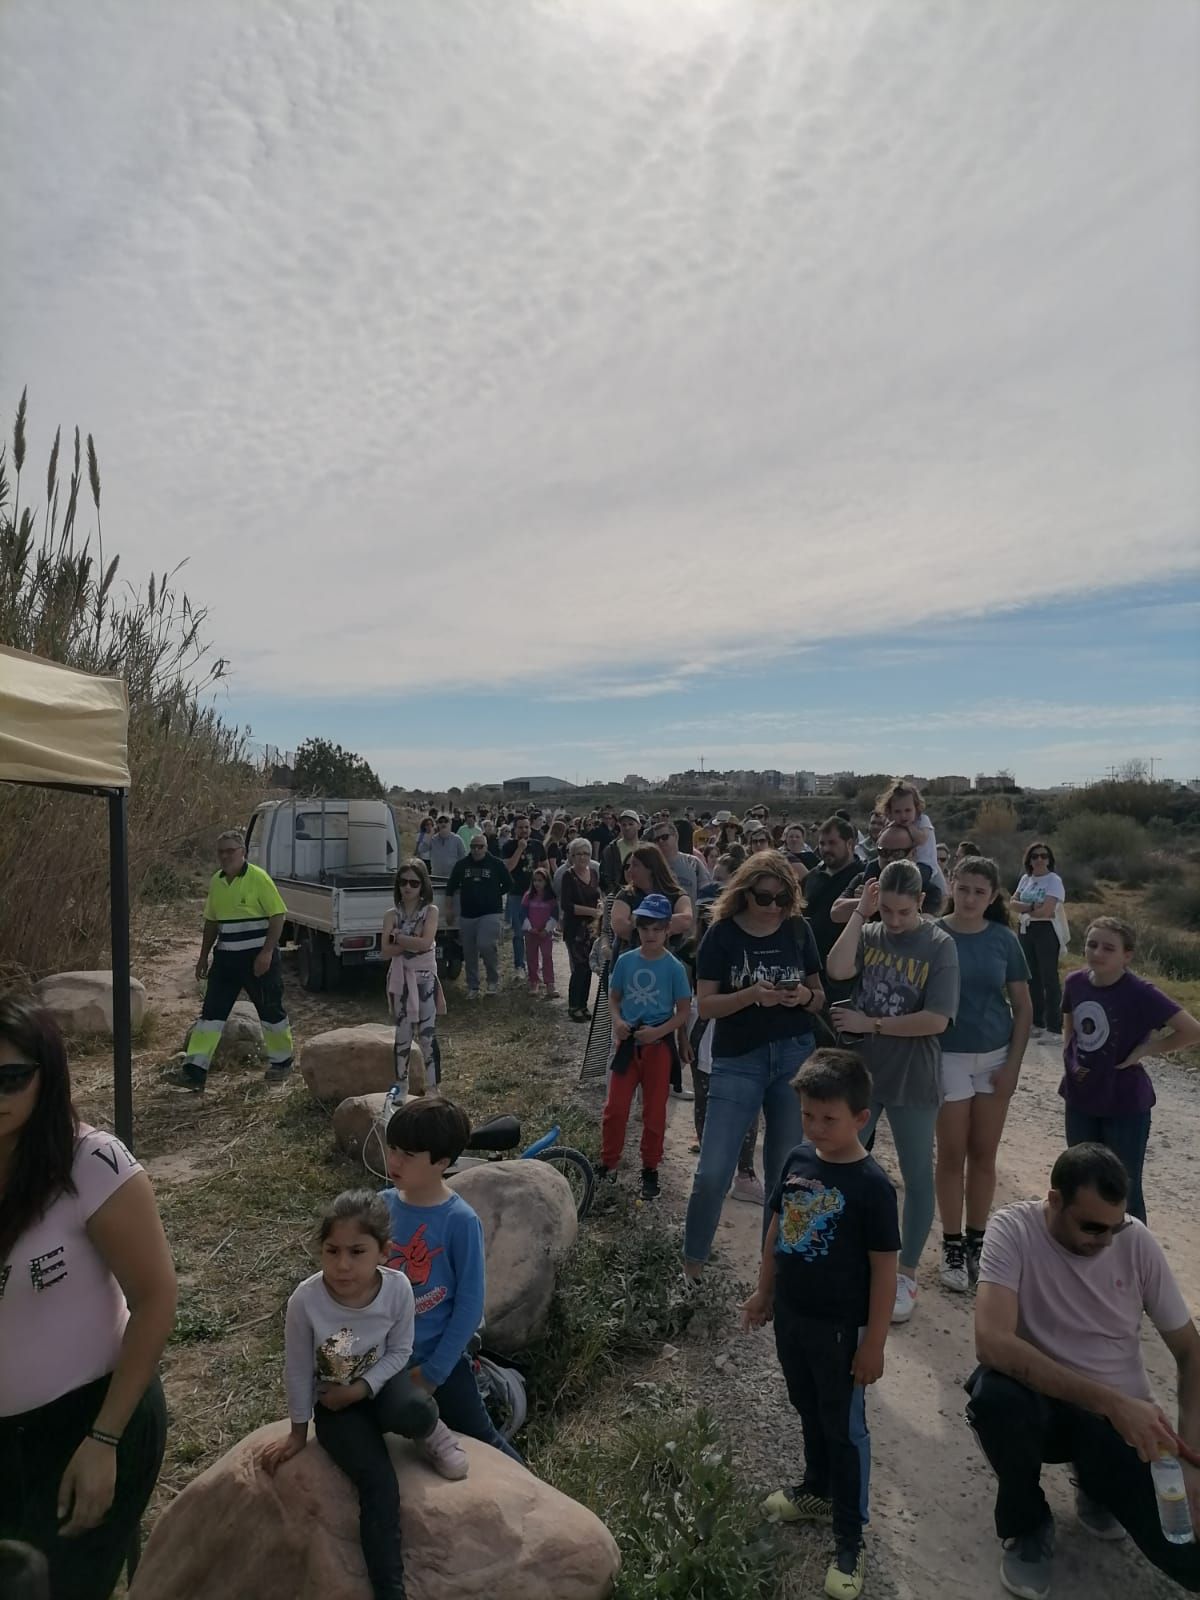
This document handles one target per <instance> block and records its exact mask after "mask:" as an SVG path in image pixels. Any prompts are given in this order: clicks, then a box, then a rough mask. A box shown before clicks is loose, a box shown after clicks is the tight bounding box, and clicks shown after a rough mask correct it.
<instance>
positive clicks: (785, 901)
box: [750, 889, 792, 906]
mask: <svg viewBox="0 0 1200 1600" xmlns="http://www.w3.org/2000/svg"><path fill="white" fill-rule="evenodd" d="M750 898H751V899H752V900H753V901H754V904H755V905H756V906H790V905H791V903H792V897H791V894H790V892H789V891H788V890H787V889H780V891H779V893H778V894H766V893H765V892H764V891H763V890H762V889H751V891H750Z"/></svg>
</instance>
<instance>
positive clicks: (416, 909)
mask: <svg viewBox="0 0 1200 1600" xmlns="http://www.w3.org/2000/svg"><path fill="white" fill-rule="evenodd" d="M393 894H394V897H395V901H396V905H395V909H394V910H392V911H389V912H388V913H387V915H386V916H385V917H384V919H383V939H382V943H381V949H382V951H383V954H384V955H385V956H390V957H391V958H392V959H391V965H390V966H389V967H388V976H387V997H388V1007H389V1009H390V1011H391V1013H392V1016H393V1018H394V1019H395V1023H396V1044H395V1050H396V1089H397V1094H398V1097H399V1099H400V1100H401V1101H403V1099H404V1096H405V1095H406V1094H407V1093H408V1057H409V1051H410V1050H411V1049H412V1042H413V1033H414V1032H415V1033H416V1034H417V1037H418V1039H419V1041H420V1046H421V1055H422V1056H423V1058H424V1061H425V1076H426V1083H427V1084H433V1085H434V1086H436V1085H437V1084H438V1083H439V1082H440V1080H441V1052H440V1050H439V1049H438V1043H437V1038H436V1037H435V1033H434V1030H435V1028H436V1025H437V1015H438V1012H439V1011H441V1012H443V1013H444V1012H445V1009H446V1001H445V998H444V996H443V994H442V987H441V984H440V983H439V982H438V975H437V930H438V909H437V907H436V906H435V905H434V903H433V884H432V883H431V881H430V878H429V871H428V868H427V867H426V865H425V863H424V862H423V861H421V860H420V859H419V858H418V857H416V856H414V857H413V859H412V860H411V861H405V862H404V863H403V864H402V865H401V867H400V870H399V871H398V872H397V873H396V882H395V887H394V889H393Z"/></svg>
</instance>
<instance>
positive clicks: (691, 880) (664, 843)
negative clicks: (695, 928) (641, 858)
mask: <svg viewBox="0 0 1200 1600" xmlns="http://www.w3.org/2000/svg"><path fill="white" fill-rule="evenodd" d="M648 839H649V842H650V843H651V844H656V845H657V846H658V848H659V849H660V850H661V851H662V853H663V860H664V861H665V862H666V863H667V866H668V867H669V868H670V870H671V875H672V876H673V877H674V879H675V882H676V883H677V884H678V885H679V887H680V888H681V889H682V890H683V892H684V894H685V895H687V897H688V899H689V900H690V901H691V902H692V908H693V910H694V909H695V906H696V902H697V901H698V900H699V898H700V891H701V889H703V887H704V885H705V884H706V883H711V882H712V873H711V872H710V871H709V870H708V868H707V867H706V866H705V865H704V863H703V861H701V860H700V858H699V857H698V856H685V855H684V853H683V851H682V850H680V848H679V835H678V833H677V832H676V831H675V824H674V823H673V822H657V823H655V824H654V826H653V827H652V828H651V829H650V832H649V835H648Z"/></svg>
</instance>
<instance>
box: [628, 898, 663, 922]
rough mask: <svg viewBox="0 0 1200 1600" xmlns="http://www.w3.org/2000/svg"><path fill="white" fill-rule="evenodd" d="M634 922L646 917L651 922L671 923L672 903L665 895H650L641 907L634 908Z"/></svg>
mask: <svg viewBox="0 0 1200 1600" xmlns="http://www.w3.org/2000/svg"><path fill="white" fill-rule="evenodd" d="M633 917H634V921H635V922H636V921H637V920H638V919H639V918H641V917H645V918H646V919H647V920H648V921H650V922H670V920H671V902H670V901H669V900H668V899H667V897H666V895H665V894H648V895H647V896H646V898H645V899H644V900H643V901H642V903H641V905H640V906H635V907H634V912H633Z"/></svg>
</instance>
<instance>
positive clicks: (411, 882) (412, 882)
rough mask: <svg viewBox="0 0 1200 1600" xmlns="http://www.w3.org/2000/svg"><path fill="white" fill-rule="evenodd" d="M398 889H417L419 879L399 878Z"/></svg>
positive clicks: (419, 882) (419, 884) (419, 885)
mask: <svg viewBox="0 0 1200 1600" xmlns="http://www.w3.org/2000/svg"><path fill="white" fill-rule="evenodd" d="M400 887H401V888H402V889H419V888H420V887H421V880H420V878H401V879H400Z"/></svg>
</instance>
